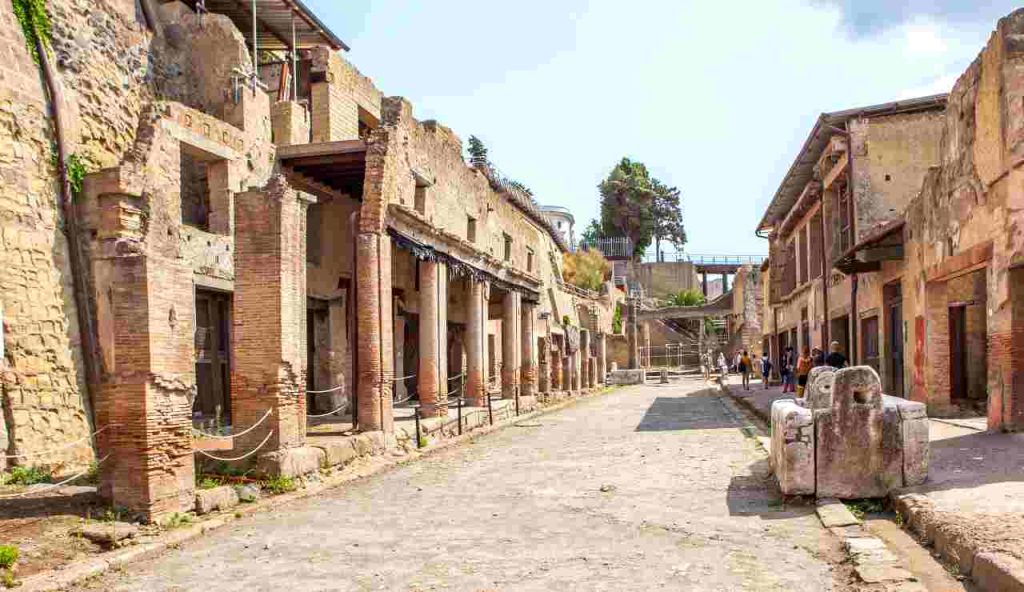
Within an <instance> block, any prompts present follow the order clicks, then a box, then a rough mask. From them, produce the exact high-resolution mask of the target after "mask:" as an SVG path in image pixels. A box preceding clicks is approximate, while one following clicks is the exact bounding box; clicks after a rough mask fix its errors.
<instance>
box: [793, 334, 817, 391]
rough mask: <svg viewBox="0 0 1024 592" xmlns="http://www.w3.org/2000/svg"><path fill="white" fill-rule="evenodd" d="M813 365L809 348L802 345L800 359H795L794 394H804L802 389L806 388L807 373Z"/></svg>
mask: <svg viewBox="0 0 1024 592" xmlns="http://www.w3.org/2000/svg"><path fill="white" fill-rule="evenodd" d="M812 367H814V360H813V359H812V358H811V348H809V347H807V346H806V345H805V346H804V349H803V351H802V352H801V354H800V359H799V360H797V361H796V396H797V397H802V396H804V389H806V388H807V375H808V374H810V373H811V368H812Z"/></svg>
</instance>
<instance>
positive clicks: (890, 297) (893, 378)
mask: <svg viewBox="0 0 1024 592" xmlns="http://www.w3.org/2000/svg"><path fill="white" fill-rule="evenodd" d="M882 290H883V298H884V300H885V321H886V330H885V335H886V353H887V356H886V357H887V359H888V362H889V363H888V364H887V366H888V376H887V383H888V384H887V386H888V391H889V394H891V395H893V396H896V397H903V396H905V395H904V390H903V287H902V286H901V285H900V283H899V282H893V283H891V284H888V285H886V286H885V287H884V288H882Z"/></svg>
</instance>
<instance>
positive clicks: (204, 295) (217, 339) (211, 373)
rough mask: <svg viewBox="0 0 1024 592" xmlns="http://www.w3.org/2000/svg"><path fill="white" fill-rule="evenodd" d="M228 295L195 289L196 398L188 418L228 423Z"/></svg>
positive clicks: (215, 424)
mask: <svg viewBox="0 0 1024 592" xmlns="http://www.w3.org/2000/svg"><path fill="white" fill-rule="evenodd" d="M230 327H231V294H228V293H225V292H215V291H213V290H203V289H197V290H196V333H195V347H196V354H195V355H196V399H195V402H194V403H193V405H192V420H193V422H198V424H199V425H200V426H202V427H204V428H210V429H217V428H220V427H222V426H226V425H231V360H230V356H231V353H230V352H231V346H230V344H231V333H230Z"/></svg>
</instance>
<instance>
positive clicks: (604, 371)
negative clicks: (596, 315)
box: [597, 333, 608, 384]
mask: <svg viewBox="0 0 1024 592" xmlns="http://www.w3.org/2000/svg"><path fill="white" fill-rule="evenodd" d="M607 376H608V335H607V334H606V333H598V334H597V382H598V383H599V384H604V383H605V379H606V377H607Z"/></svg>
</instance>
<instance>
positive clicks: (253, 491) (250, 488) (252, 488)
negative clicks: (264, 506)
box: [235, 483, 261, 503]
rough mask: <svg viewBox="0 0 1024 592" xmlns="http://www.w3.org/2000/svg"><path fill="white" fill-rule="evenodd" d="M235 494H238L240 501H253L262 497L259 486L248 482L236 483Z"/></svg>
mask: <svg viewBox="0 0 1024 592" xmlns="http://www.w3.org/2000/svg"><path fill="white" fill-rule="evenodd" d="M235 494H236V495H237V496H238V501H240V502H245V503H252V502H255V501H258V500H259V499H260V495H261V492H260V488H259V486H257V485H253V484H252V483H248V484H246V485H236V486H235Z"/></svg>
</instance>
